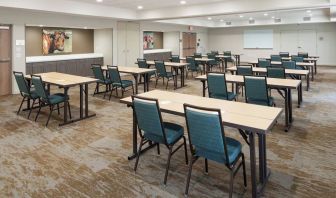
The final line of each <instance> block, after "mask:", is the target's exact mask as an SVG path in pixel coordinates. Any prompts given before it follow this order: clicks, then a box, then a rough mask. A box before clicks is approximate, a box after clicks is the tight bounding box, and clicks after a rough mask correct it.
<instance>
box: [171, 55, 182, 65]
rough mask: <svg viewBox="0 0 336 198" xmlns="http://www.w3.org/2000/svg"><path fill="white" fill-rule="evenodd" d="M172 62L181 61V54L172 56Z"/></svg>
mask: <svg viewBox="0 0 336 198" xmlns="http://www.w3.org/2000/svg"><path fill="white" fill-rule="evenodd" d="M171 62H173V63H179V62H180V56H179V55H172V56H171Z"/></svg>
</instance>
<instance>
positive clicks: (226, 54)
mask: <svg viewBox="0 0 336 198" xmlns="http://www.w3.org/2000/svg"><path fill="white" fill-rule="evenodd" d="M223 54H224V56H232V54H231V51H224V53H223Z"/></svg>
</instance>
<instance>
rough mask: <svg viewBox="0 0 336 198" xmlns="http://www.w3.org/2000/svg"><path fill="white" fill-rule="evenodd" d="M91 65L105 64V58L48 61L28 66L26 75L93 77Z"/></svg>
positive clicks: (28, 64)
mask: <svg viewBox="0 0 336 198" xmlns="http://www.w3.org/2000/svg"><path fill="white" fill-rule="evenodd" d="M91 64H100V65H103V64H104V58H86V59H75V60H62V61H48V62H36V63H27V64H26V74H38V73H45V72H60V73H65V74H73V75H77V76H93V73H92V70H91Z"/></svg>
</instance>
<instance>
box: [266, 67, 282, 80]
mask: <svg viewBox="0 0 336 198" xmlns="http://www.w3.org/2000/svg"><path fill="white" fill-rule="evenodd" d="M267 77H269V78H286V74H285V68H284V67H267Z"/></svg>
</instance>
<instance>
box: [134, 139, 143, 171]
mask: <svg viewBox="0 0 336 198" xmlns="http://www.w3.org/2000/svg"><path fill="white" fill-rule="evenodd" d="M143 142H144V138H141V141H140V145H139V150H138V153H137V158H136V161H135V165H134V171H135V172H136V171H137V168H138V163H139V158H140V153H141V148H142V145H143Z"/></svg>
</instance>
